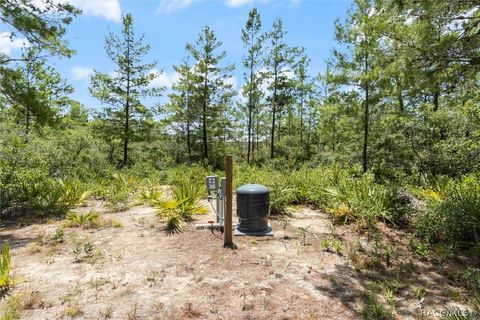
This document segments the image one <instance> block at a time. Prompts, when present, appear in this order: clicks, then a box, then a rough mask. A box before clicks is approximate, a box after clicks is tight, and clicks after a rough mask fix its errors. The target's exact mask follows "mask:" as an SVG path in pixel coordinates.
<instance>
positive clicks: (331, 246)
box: [322, 239, 343, 254]
mask: <svg viewBox="0 0 480 320" xmlns="http://www.w3.org/2000/svg"><path fill="white" fill-rule="evenodd" d="M322 246H323V248H324V249H325V251H327V252H332V253H337V254H341V253H342V247H343V244H342V241H341V240H339V239H323V240H322Z"/></svg>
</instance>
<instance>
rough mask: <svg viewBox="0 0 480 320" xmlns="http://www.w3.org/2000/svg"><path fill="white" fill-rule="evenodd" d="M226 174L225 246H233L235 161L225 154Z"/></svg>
mask: <svg viewBox="0 0 480 320" xmlns="http://www.w3.org/2000/svg"><path fill="white" fill-rule="evenodd" d="M225 176H226V178H227V188H226V194H225V200H226V203H225V209H226V210H225V221H224V223H225V228H224V233H223V234H224V243H223V246H224V247H233V246H234V244H233V237H232V209H233V208H232V207H233V195H232V193H233V163H232V156H231V155H227V156H225Z"/></svg>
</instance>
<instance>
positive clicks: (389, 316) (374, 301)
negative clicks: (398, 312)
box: [362, 288, 395, 320]
mask: <svg viewBox="0 0 480 320" xmlns="http://www.w3.org/2000/svg"><path fill="white" fill-rule="evenodd" d="M362 319H363V320H394V319H395V315H394V313H393V311H392V310H391V309H390V307H389V306H386V305H384V304H382V303H381V302H380V301H379V299H378V296H377V293H376V292H375V290H374V289H372V288H370V289H369V290H367V292H365V294H364V306H363V309H362Z"/></svg>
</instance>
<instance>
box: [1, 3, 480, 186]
mask: <svg viewBox="0 0 480 320" xmlns="http://www.w3.org/2000/svg"><path fill="white" fill-rule="evenodd" d="M23 2H25V4H26V3H28V1H26V0H23ZM12 7H18V10H19V11H18V12H16V11H15V12H14V11H12ZM45 10H47V11H45ZM1 11H2V21H3V22H4V23H7V24H10V25H12V26H13V27H14V28H16V30H17V31H18V32H19V33H21V34H24V35H26V37H27V39H28V40H29V41H30V42H31V44H32V46H30V47H29V48H28V49H25V50H24V53H23V55H22V57H21V59H19V61H16V59H10V58H9V57H6V56H5V57H2V61H1V76H2V77H1V84H0V85H1V93H2V96H1V97H2V103H1V105H2V110H1V114H2V123H4V124H5V123H11V124H13V126H14V127H15V128H16V129H17V130H18V129H19V127H22V128H23V130H22V131H23V136H24V137H23V139H24V140H25V141H28V136H29V134H30V133H31V132H32V130H33V131H35V134H41V133H42V132H43V130H44V129H45V128H46V127H48V128H50V129H53V130H57V129H59V130H62V128H64V126H62V125H60V123H61V119H62V118H65V117H66V115H67V114H68V113H70V114H74V115H75V116H74V117H73V118H75V119H76V120H78V122H77V123H76V125H79V126H87V127H88V128H89V130H91V132H92V135H93V136H94V137H95V138H96V139H99V140H100V141H102V143H105V145H106V150H107V154H106V157H107V158H108V161H109V162H110V163H111V164H112V165H115V166H131V165H134V164H135V163H139V162H148V164H149V165H151V166H153V167H157V168H161V167H163V166H169V165H173V164H175V163H192V162H197V163H203V164H209V165H213V166H214V167H219V166H221V159H222V157H223V155H224V154H225V153H226V152H229V153H234V154H235V155H236V156H237V158H238V159H245V160H246V161H247V162H248V163H263V162H265V161H266V160H267V159H274V158H280V159H287V160H288V163H290V164H292V165H295V164H300V163H303V162H305V161H311V162H314V163H317V164H318V163H343V164H345V165H352V164H353V165H356V164H358V165H361V166H362V168H363V171H364V172H366V171H367V170H371V171H372V172H374V173H376V174H377V175H378V176H381V177H384V178H387V179H392V178H401V177H402V175H404V174H407V175H412V174H417V173H427V174H432V175H438V174H446V175H458V174H463V173H468V172H472V171H477V170H478V166H479V164H480V161H478V156H479V154H480V146H479V142H478V141H479V125H480V120H479V119H480V111H479V106H478V101H479V93H478V84H479V78H478V68H479V63H480V62H479V61H480V58H479V57H480V56H479V54H480V53H479V48H480V46H479V44H480V43H479V38H480V36H479V32H480V29H479V28H480V27H479V19H480V17H479V12H478V3H476V1H471V0H462V1H454V2H452V1H421V2H417V1H397V0H382V1H380V0H377V1H367V0H356V1H354V3H353V5H352V7H351V10H350V11H349V13H348V15H347V18H346V19H345V21H337V22H336V34H335V37H336V39H337V41H338V43H339V45H340V46H339V47H340V48H341V49H338V50H337V49H334V50H333V52H332V57H331V58H330V59H329V60H328V61H327V71H326V72H325V73H324V74H317V75H314V74H313V73H312V71H311V70H309V62H310V59H309V57H308V56H307V55H306V53H305V49H304V48H302V47H299V46H295V45H292V44H289V43H287V42H286V40H285V35H286V32H287V31H286V30H285V28H284V26H283V23H282V19H281V18H277V19H276V20H275V21H274V22H273V25H272V26H271V27H265V26H264V25H263V24H262V19H261V16H260V13H259V12H258V11H257V10H256V9H252V10H251V11H250V13H249V16H248V19H247V21H246V23H245V26H244V27H243V28H242V30H239V41H240V40H241V41H242V42H243V44H244V54H243V58H242V63H241V65H240V66H236V67H237V68H240V69H241V70H243V83H242V85H241V86H240V90H239V92H236V90H235V89H236V88H234V84H233V83H232V82H233V81H232V79H233V70H234V67H235V66H234V65H231V64H228V63H227V60H228V56H227V53H226V52H225V51H224V50H223V49H222V42H221V41H220V40H219V39H218V38H217V36H216V35H215V32H214V30H212V29H211V28H210V27H208V26H206V27H204V28H202V30H200V32H199V34H198V38H197V40H196V41H195V42H192V43H187V44H186V46H185V59H184V60H183V62H182V63H181V64H180V65H177V66H174V70H175V71H176V72H177V74H178V80H177V81H175V83H174V84H173V87H172V90H171V91H169V92H168V93H167V92H165V91H164V90H163V89H164V88H153V87H152V85H151V84H152V81H154V79H155V78H156V77H157V76H158V75H159V74H158V72H157V73H156V72H153V71H152V70H156V69H155V67H156V66H157V63H156V62H155V61H152V62H149V61H145V55H146V54H147V53H148V51H149V45H148V44H145V43H144V40H143V35H137V34H135V32H134V20H133V17H132V16H131V15H130V14H127V15H125V16H124V17H123V19H122V25H123V28H122V31H121V33H120V34H113V33H110V34H108V35H107V36H106V46H105V48H106V54H107V56H108V57H109V59H110V60H111V61H112V62H113V63H114V65H115V66H116V68H115V70H114V72H111V73H108V74H106V73H101V72H97V71H96V72H95V73H94V75H93V76H92V78H91V84H90V92H91V94H92V95H93V96H94V97H96V98H97V99H98V100H99V101H101V102H102V105H103V108H102V109H101V110H91V109H90V110H89V109H88V108H86V107H84V106H81V105H80V104H79V103H78V102H76V101H73V100H72V99H70V98H69V95H70V94H71V93H72V92H73V88H72V87H71V86H70V85H68V84H67V83H66V81H65V80H63V79H62V78H61V77H60V75H59V74H58V73H57V72H56V71H55V70H54V69H53V68H52V67H51V66H49V65H48V60H47V59H46V57H45V56H49V55H63V56H70V55H71V54H73V52H72V51H71V50H69V49H68V47H67V44H66V43H65V42H64V41H63V40H62V36H63V34H64V32H65V30H66V29H65V28H66V27H67V25H68V24H69V23H70V21H71V19H72V18H73V17H74V16H75V15H76V14H78V13H79V12H78V11H76V10H75V9H74V8H73V7H71V6H68V5H58V4H55V5H54V4H45V8H43V7H42V9H39V8H37V7H34V6H22V5H21V4H19V3H16V4H13V3H5V4H2V8H1ZM47 12H48V13H49V17H46V16H47V15H46V13H47ZM19 16H20V17H23V18H25V19H29V20H28V21H30V23H29V24H24V23H19V22H18V19H17V18H18V17H19ZM52 17H55V18H56V19H53V18H52ZM50 33H51V34H50ZM161 95H163V96H164V97H163V100H162V101H165V100H166V101H167V102H166V103H163V104H160V103H159V101H160V98H159V97H160V96H161ZM87 107H88V106H87ZM87 110H89V112H90V117H87V116H86V114H87ZM69 119H72V117H70V118H69ZM4 127H5V126H4ZM281 161H283V160H281Z"/></svg>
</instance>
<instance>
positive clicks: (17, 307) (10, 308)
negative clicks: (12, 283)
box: [0, 290, 36, 320]
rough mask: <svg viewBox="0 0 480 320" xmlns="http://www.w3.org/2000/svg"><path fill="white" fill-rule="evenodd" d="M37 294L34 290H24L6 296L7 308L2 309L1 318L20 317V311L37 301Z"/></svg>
mask: <svg viewBox="0 0 480 320" xmlns="http://www.w3.org/2000/svg"><path fill="white" fill-rule="evenodd" d="M35 295H36V293H34V292H32V291H27V290H22V291H18V292H15V294H13V295H11V296H9V297H8V298H6V304H5V308H4V309H3V310H2V311H0V320H17V319H20V312H21V311H22V310H25V309H28V308H31V307H32V305H33V304H34V303H35V299H36V296H35Z"/></svg>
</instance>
